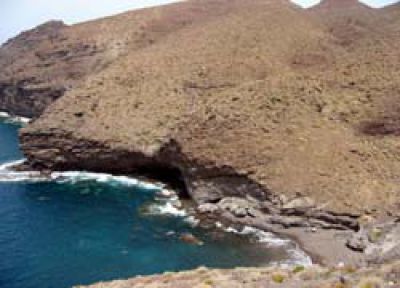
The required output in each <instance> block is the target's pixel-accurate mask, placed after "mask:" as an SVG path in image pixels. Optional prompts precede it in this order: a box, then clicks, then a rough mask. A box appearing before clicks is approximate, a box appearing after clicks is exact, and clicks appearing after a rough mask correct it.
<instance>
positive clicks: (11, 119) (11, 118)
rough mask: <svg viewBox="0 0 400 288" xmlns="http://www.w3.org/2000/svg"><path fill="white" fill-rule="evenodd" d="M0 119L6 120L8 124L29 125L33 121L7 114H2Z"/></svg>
mask: <svg viewBox="0 0 400 288" xmlns="http://www.w3.org/2000/svg"><path fill="white" fill-rule="evenodd" d="M0 118H2V119H4V120H5V122H6V123H20V124H27V123H29V122H30V121H31V119H30V118H26V117H21V116H11V115H10V114H9V113H7V112H0Z"/></svg>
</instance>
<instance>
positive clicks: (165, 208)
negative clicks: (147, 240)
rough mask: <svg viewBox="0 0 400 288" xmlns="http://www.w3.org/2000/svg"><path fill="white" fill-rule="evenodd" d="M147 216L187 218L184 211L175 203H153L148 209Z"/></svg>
mask: <svg viewBox="0 0 400 288" xmlns="http://www.w3.org/2000/svg"><path fill="white" fill-rule="evenodd" d="M146 214H147V215H167V216H168V215H169V216H174V217H186V216H187V213H186V211H185V210H184V209H180V208H178V207H176V206H175V205H174V203H172V202H170V201H168V202H164V203H153V204H150V205H149V206H148V207H147V208H146Z"/></svg>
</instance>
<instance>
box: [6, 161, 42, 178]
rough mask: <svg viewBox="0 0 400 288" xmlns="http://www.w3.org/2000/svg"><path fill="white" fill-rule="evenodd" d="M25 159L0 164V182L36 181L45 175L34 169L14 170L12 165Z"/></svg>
mask: <svg viewBox="0 0 400 288" xmlns="http://www.w3.org/2000/svg"><path fill="white" fill-rule="evenodd" d="M24 161H25V160H16V161H12V162H7V163H4V164H1V165H0V182H27V181H28V182H38V181H45V180H46V177H44V176H43V175H41V174H40V173H39V172H36V171H23V172H22V171H14V170H12V168H13V167H15V166H17V165H20V164H23V163H24Z"/></svg>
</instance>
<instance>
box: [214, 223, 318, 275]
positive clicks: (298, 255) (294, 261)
mask: <svg viewBox="0 0 400 288" xmlns="http://www.w3.org/2000/svg"><path fill="white" fill-rule="evenodd" d="M216 227H217V228H220V229H223V230H224V231H225V232H228V233H234V234H239V235H246V236H251V237H254V238H255V239H256V241H257V242H258V243H264V244H266V245H268V246H269V247H285V248H286V249H287V251H288V252H289V254H290V255H291V257H290V259H288V260H284V261H281V262H276V263H272V265H276V266H281V267H287V266H294V265H302V266H311V265H312V264H313V263H312V259H311V257H310V256H308V255H307V254H306V253H305V252H304V251H303V250H302V249H300V247H299V246H298V245H297V244H296V243H294V242H293V241H291V240H289V239H282V238H279V237H278V236H277V235H275V234H273V233H270V232H265V231H262V230H260V229H257V228H254V227H250V226H245V227H243V229H242V230H241V231H239V230H237V229H235V228H233V227H224V226H223V225H222V224H221V223H220V222H217V223H216Z"/></svg>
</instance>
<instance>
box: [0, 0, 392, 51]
mask: <svg viewBox="0 0 400 288" xmlns="http://www.w3.org/2000/svg"><path fill="white" fill-rule="evenodd" d="M0 1H1V3H0V44H1V43H3V42H4V41H6V40H7V39H8V38H10V37H13V36H15V35H16V34H18V33H19V32H21V31H23V30H27V29H30V28H32V27H34V26H37V25H39V24H41V23H43V22H46V21H48V20H51V19H60V20H63V21H64V22H65V23H67V24H73V23H76V22H81V21H85V20H89V19H94V18H98V17H102V16H107V15H112V14H117V13H120V12H123V11H126V10H130V9H135V8H140V7H148V6H154V5H160V4H166V3H170V2H177V1H174V0H101V1H99V0H0ZM362 1H363V2H366V3H368V4H369V5H371V6H374V7H379V6H383V5H385V4H389V3H394V2H396V0H362ZM397 1H398V0H397ZM293 2H296V3H298V4H300V5H302V6H306V7H307V6H310V5H313V4H316V3H318V2H319V0H293Z"/></svg>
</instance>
